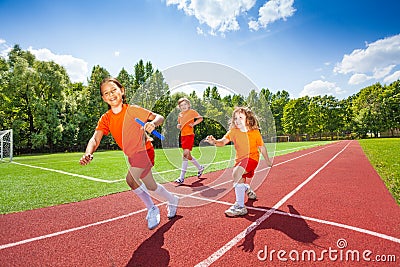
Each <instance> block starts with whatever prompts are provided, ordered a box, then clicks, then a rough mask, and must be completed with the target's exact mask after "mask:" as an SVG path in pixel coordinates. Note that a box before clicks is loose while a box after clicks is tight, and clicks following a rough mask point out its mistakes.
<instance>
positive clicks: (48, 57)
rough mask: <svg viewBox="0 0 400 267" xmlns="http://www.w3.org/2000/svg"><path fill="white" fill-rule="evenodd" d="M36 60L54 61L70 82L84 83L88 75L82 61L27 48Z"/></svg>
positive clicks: (68, 56) (45, 50) (44, 49)
mask: <svg viewBox="0 0 400 267" xmlns="http://www.w3.org/2000/svg"><path fill="white" fill-rule="evenodd" d="M28 51H30V52H31V53H32V54H33V55H35V57H36V59H38V60H42V61H54V62H56V63H57V64H60V65H61V66H63V67H64V68H65V69H66V70H67V72H68V75H69V77H70V79H71V81H72V82H86V78H87V74H88V63H87V62H85V61H84V60H83V59H79V58H75V57H73V56H71V55H56V54H54V53H53V52H51V51H50V50H49V49H47V48H42V49H37V50H36V49H33V48H32V47H29V48H28Z"/></svg>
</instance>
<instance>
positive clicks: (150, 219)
mask: <svg viewBox="0 0 400 267" xmlns="http://www.w3.org/2000/svg"><path fill="white" fill-rule="evenodd" d="M146 220H147V227H149V229H150V230H152V229H154V228H156V227H157V225H159V224H160V210H159V209H158V207H157V206H153V207H152V208H151V209H150V210H149V211H148V212H147V216H146Z"/></svg>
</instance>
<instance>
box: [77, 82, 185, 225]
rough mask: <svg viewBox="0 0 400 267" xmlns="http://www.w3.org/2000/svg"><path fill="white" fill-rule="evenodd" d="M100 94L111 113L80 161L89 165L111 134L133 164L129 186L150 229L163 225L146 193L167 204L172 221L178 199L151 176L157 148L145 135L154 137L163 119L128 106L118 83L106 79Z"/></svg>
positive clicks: (101, 85) (157, 211)
mask: <svg viewBox="0 0 400 267" xmlns="http://www.w3.org/2000/svg"><path fill="white" fill-rule="evenodd" d="M100 94H101V96H102V98H103V100H104V102H106V103H107V104H108V107H109V110H108V111H107V112H106V113H104V114H103V115H102V116H101V118H100V119H99V122H98V124H97V127H96V130H95V132H94V134H93V136H92V138H91V139H90V140H89V142H88V144H87V147H86V152H85V154H84V155H83V156H82V158H81V159H80V164H81V165H86V164H88V163H90V162H91V161H92V159H93V153H94V152H95V151H96V149H97V148H98V146H99V144H100V141H101V139H102V138H103V136H104V135H108V134H109V133H111V135H112V136H113V138H114V140H115V142H116V143H117V144H118V146H119V147H120V148H121V149H122V150H123V151H124V153H125V155H126V156H127V157H128V161H129V163H130V168H129V171H128V173H127V175H126V182H127V183H128V185H129V186H130V188H131V189H132V190H133V192H134V193H135V194H136V195H137V196H138V197H139V198H140V199H141V200H142V201H143V202H144V204H145V205H146V207H147V210H148V212H147V216H146V219H147V224H148V228H149V229H154V228H155V227H157V225H158V224H159V223H160V211H159V209H158V207H157V206H155V205H154V202H153V200H152V199H151V197H150V195H149V193H148V191H147V190H150V191H154V192H155V193H156V194H157V195H159V196H161V197H163V198H164V199H166V200H167V201H168V205H167V212H168V215H167V216H168V218H169V219H171V218H173V217H174V216H175V215H176V209H177V205H178V198H177V197H176V196H174V195H172V194H171V193H170V192H168V191H167V190H166V189H165V188H164V187H163V186H162V185H161V184H159V183H157V182H156V181H155V180H154V178H153V174H152V172H151V168H152V167H153V166H154V148H153V145H152V143H151V139H150V138H149V137H148V136H147V134H146V132H148V133H151V132H152V131H153V130H154V129H155V128H156V127H157V126H159V125H161V124H162V123H163V121H164V118H163V117H162V116H161V115H159V114H156V113H154V112H152V111H150V110H147V109H144V108H142V107H139V106H137V105H128V104H126V103H125V88H124V87H123V86H122V85H121V83H120V82H119V81H118V80H117V79H114V78H106V79H104V80H103V81H102V82H101V84H100ZM135 118H138V119H140V120H142V121H144V122H146V124H145V125H144V126H143V127H142V126H141V125H139V124H138V123H137V122H135ZM142 182H143V183H142Z"/></svg>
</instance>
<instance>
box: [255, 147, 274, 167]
mask: <svg viewBox="0 0 400 267" xmlns="http://www.w3.org/2000/svg"><path fill="white" fill-rule="evenodd" d="M258 149H259V150H260V152H261V155H263V157H264V159H265V162H266V163H267V166H269V167H271V166H272V162H271V160H270V159H269V157H268V152H267V149H266V148H265V146H259V147H258Z"/></svg>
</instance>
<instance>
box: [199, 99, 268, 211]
mask: <svg viewBox="0 0 400 267" xmlns="http://www.w3.org/2000/svg"><path fill="white" fill-rule="evenodd" d="M206 141H207V142H208V143H210V144H212V145H216V146H224V145H226V144H228V143H230V142H231V141H232V142H233V143H234V146H235V150H236V157H235V167H234V169H233V173H232V176H233V187H234V188H235V194H236V203H235V204H234V205H233V206H232V207H230V208H229V209H227V210H226V211H225V214H226V216H228V217H236V216H243V215H246V214H247V209H246V207H245V206H244V198H245V194H246V193H247V196H248V198H249V199H256V194H255V193H254V191H253V190H252V189H251V188H250V186H249V185H248V184H246V183H245V179H246V178H252V177H253V176H254V170H255V169H256V167H257V165H258V161H259V159H260V152H261V154H262V155H263V157H264V159H265V161H266V163H267V165H268V166H272V163H271V161H270V159H269V157H268V153H267V149H266V148H265V146H264V142H263V140H262V137H261V133H260V130H259V126H258V121H257V118H256V117H255V115H254V113H253V112H252V111H251V110H250V109H249V108H245V107H238V108H236V109H235V110H234V111H233V114H232V119H231V121H230V126H229V131H228V132H227V133H226V134H225V135H224V137H222V138H221V139H218V140H217V139H215V138H214V136H212V135H209V136H207V138H206Z"/></svg>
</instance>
